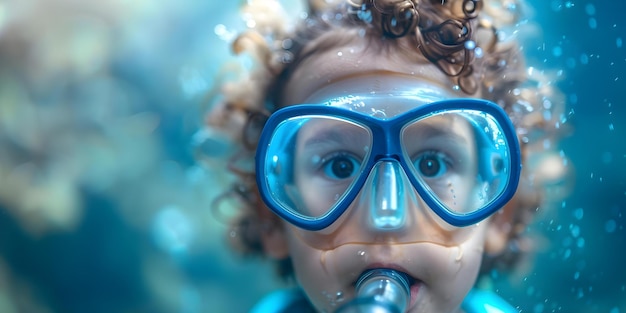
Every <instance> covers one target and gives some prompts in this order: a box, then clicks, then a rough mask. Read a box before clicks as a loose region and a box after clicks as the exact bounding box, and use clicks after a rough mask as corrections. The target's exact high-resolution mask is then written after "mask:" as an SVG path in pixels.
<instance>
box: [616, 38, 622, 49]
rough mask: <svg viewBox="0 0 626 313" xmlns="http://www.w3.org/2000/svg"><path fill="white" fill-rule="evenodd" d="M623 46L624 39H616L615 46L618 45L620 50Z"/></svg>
mask: <svg viewBox="0 0 626 313" xmlns="http://www.w3.org/2000/svg"><path fill="white" fill-rule="evenodd" d="M622 44H623V42H622V37H617V39H615V45H616V46H617V47H618V48H621V47H622Z"/></svg>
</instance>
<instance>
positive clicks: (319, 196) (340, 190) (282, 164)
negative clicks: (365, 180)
mask: <svg viewBox="0 0 626 313" xmlns="http://www.w3.org/2000/svg"><path fill="white" fill-rule="evenodd" d="M371 144H372V136H371V132H370V131H369V129H368V128H366V127H364V126H362V125H361V124H359V123H357V122H354V121H350V120H346V119H339V118H336V117H332V116H318V115H308V116H297V117H293V118H290V119H287V120H285V121H283V122H281V123H280V124H279V125H278V126H277V127H276V128H275V129H274V132H273V133H272V135H271V139H270V141H269V145H268V150H267V153H266V154H265V158H266V159H265V162H264V164H265V174H266V177H265V179H266V182H267V186H268V189H269V192H270V194H271V197H272V198H273V199H274V200H275V201H276V202H277V203H278V204H279V205H280V206H282V207H283V209H285V210H287V211H290V212H291V213H293V214H295V215H298V216H300V217H302V218H304V219H308V220H316V219H319V218H322V217H324V216H326V215H327V214H328V213H329V212H331V211H332V210H333V209H334V208H336V207H337V205H338V204H339V203H340V202H341V201H343V199H344V198H345V196H346V193H347V192H348V191H349V190H350V189H351V187H352V186H353V185H354V182H355V180H356V179H357V178H358V177H359V176H360V175H361V172H362V168H363V164H364V162H365V161H366V160H367V158H368V156H369V153H370V147H371Z"/></svg>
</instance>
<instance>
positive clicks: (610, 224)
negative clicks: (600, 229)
mask: <svg viewBox="0 0 626 313" xmlns="http://www.w3.org/2000/svg"><path fill="white" fill-rule="evenodd" d="M616 229H617V223H616V222H615V220H608V221H606V223H604V230H605V231H606V232H607V233H613V232H615V230H616Z"/></svg>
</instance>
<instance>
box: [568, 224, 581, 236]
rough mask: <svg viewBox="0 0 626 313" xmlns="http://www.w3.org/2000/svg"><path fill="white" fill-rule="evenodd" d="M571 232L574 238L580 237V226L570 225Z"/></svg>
mask: <svg viewBox="0 0 626 313" xmlns="http://www.w3.org/2000/svg"><path fill="white" fill-rule="evenodd" d="M569 230H570V232H571V233H572V237H574V238H577V237H578V236H580V227H579V226H578V225H574V224H570V225H569Z"/></svg>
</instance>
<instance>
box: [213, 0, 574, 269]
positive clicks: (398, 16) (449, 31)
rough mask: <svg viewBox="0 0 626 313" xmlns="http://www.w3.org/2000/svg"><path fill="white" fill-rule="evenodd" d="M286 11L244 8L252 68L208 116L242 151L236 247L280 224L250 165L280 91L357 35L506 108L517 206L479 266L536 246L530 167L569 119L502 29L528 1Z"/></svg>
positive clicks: (539, 187) (245, 248) (353, 0)
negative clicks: (519, 165) (287, 14)
mask: <svg viewBox="0 0 626 313" xmlns="http://www.w3.org/2000/svg"><path fill="white" fill-rule="evenodd" d="M280 10H281V8H280V5H278V3H277V2H276V1H259V0H257V1H249V2H248V5H247V6H246V7H245V8H244V10H243V11H244V18H246V19H247V20H248V23H247V24H248V25H249V26H251V27H250V29H248V30H247V31H246V32H243V33H241V34H240V35H239V36H238V37H237V38H236V39H235V40H234V41H233V44H232V45H233V50H234V52H235V54H240V53H243V52H247V53H249V55H250V56H252V57H253V58H254V59H255V60H256V64H255V65H256V66H255V67H252V68H250V69H248V70H245V71H244V72H243V74H242V75H241V78H240V80H238V81H234V82H228V83H223V84H221V85H220V86H221V90H220V91H219V94H221V95H222V97H221V98H220V99H219V101H217V102H216V103H214V104H213V106H212V107H211V110H210V111H209V113H208V115H207V118H206V124H207V127H209V128H213V129H219V130H221V131H222V133H223V134H228V135H229V136H230V138H231V139H232V140H233V141H234V142H235V143H236V146H237V147H239V150H238V151H237V152H236V153H234V154H233V155H232V157H231V158H229V159H228V162H227V168H228V169H229V170H230V171H231V172H232V173H234V174H235V175H236V178H237V179H236V182H235V184H234V185H233V187H232V188H231V189H230V190H227V191H226V192H225V193H224V195H225V196H233V197H235V198H236V199H239V200H242V201H240V202H239V203H240V213H239V215H238V218H237V219H236V220H235V221H233V223H232V229H231V232H230V234H231V236H230V238H231V239H232V242H233V244H234V245H235V246H236V247H237V249H238V250H239V251H241V252H243V253H244V254H249V255H250V254H252V255H255V254H260V255H262V254H263V247H262V244H261V242H260V237H261V236H260V235H259V234H260V232H261V231H264V229H265V230H267V229H268V228H272V227H277V225H279V224H280V223H278V218H277V217H276V216H275V215H273V214H272V213H270V212H269V210H267V209H266V208H265V206H264V204H263V203H262V202H261V200H260V197H259V195H258V190H257V187H256V183H255V173H254V169H252V168H251V167H250V166H249V164H250V163H251V160H252V159H253V155H254V151H255V149H256V142H257V137H258V136H259V134H260V130H261V128H262V126H263V123H264V121H265V118H266V116H268V115H270V114H271V113H272V112H273V111H275V110H276V109H278V108H280V107H281V106H284V105H287V104H285V103H283V101H282V98H281V97H282V94H283V93H282V90H283V87H284V85H285V84H286V82H287V81H288V80H289V77H290V75H291V73H292V72H293V71H294V69H295V68H297V67H298V65H299V63H300V62H301V61H302V60H303V59H305V58H306V57H308V56H309V55H311V54H314V53H319V52H320V51H324V50H327V49H331V48H333V47H336V46H338V45H339V44H341V43H345V42H347V41H349V40H351V38H354V36H353V35H355V34H357V35H358V36H360V37H363V38H366V39H369V40H370V41H371V42H382V41H384V42H385V44H387V45H393V48H394V50H393V51H394V52H399V53H401V54H402V55H403V56H405V57H406V58H407V59H408V60H410V61H411V62H415V63H424V64H426V63H430V64H434V65H435V66H436V67H437V68H438V69H439V70H440V71H441V72H442V73H444V74H445V76H446V77H447V78H448V79H449V80H450V81H451V85H452V86H453V87H452V88H454V89H457V90H461V91H462V92H463V93H465V94H467V95H468V96H474V97H476V96H477V95H479V96H480V97H481V98H484V99H487V100H491V101H493V102H495V103H497V104H498V105H500V106H501V107H502V108H504V110H505V111H506V112H507V113H508V115H509V116H510V118H511V120H512V121H513V123H514V125H515V127H516V130H517V134H518V136H519V138H520V141H521V143H522V155H523V158H524V164H525V166H524V169H523V174H522V181H521V182H520V187H519V188H518V191H517V193H516V196H515V198H514V199H513V201H512V204H510V205H514V206H516V208H515V212H514V217H513V224H512V225H511V227H510V232H509V238H508V239H509V240H508V248H507V249H505V251H504V252H503V253H502V254H501V255H497V256H488V257H486V259H485V260H484V262H483V268H484V269H490V268H494V267H500V268H508V267H510V266H512V265H513V264H515V263H516V261H517V260H519V259H520V256H522V255H523V254H524V253H525V252H526V251H527V250H529V249H530V248H529V245H528V241H524V236H523V235H524V230H525V228H526V225H527V224H528V223H529V222H530V221H531V219H532V217H533V215H534V214H535V212H536V211H537V210H538V208H539V206H540V205H542V203H545V200H546V194H545V192H544V190H545V188H544V187H545V185H546V183H547V182H546V181H545V177H541V176H540V175H536V174H535V172H534V170H533V169H534V168H536V167H537V166H539V165H538V164H536V163H537V162H539V163H540V162H541V159H542V158H538V157H536V156H538V155H549V154H554V153H555V152H554V150H555V145H554V144H551V143H552V142H555V141H556V140H557V139H558V138H559V137H560V136H561V135H562V134H563V132H564V129H565V127H564V125H563V123H564V122H565V121H566V119H567V116H566V114H565V111H564V110H565V103H564V100H563V97H562V95H561V94H560V93H559V91H558V90H557V89H556V87H555V86H554V84H553V83H552V81H551V78H550V77H549V76H548V75H547V74H545V72H541V71H533V70H532V68H526V65H525V62H524V56H523V55H522V54H521V52H520V48H519V46H518V44H517V42H516V40H515V39H514V38H512V37H513V36H507V35H506V34H505V33H504V32H502V31H501V30H500V29H511V28H512V27H515V24H516V23H517V22H518V21H519V20H520V19H521V18H522V13H523V12H522V11H523V3H522V0H481V1H479V0H443V1H441V0H362V1H359V0H346V1H341V3H339V4H337V3H331V4H328V1H315V0H309V2H308V11H307V12H306V14H305V16H303V17H302V18H300V19H299V21H298V23H297V26H296V27H292V26H293V25H291V24H288V23H287V22H285V21H284V19H281V18H280V16H281V15H280ZM531 161H532V162H531ZM533 162H534V163H533ZM531 163H532V164H531ZM563 167H564V166H563ZM557 172H558V174H557V175H556V176H553V177H550V179H551V180H555V179H557V180H558V179H562V177H563V176H564V175H565V170H564V169H561V170H560V171H557ZM222 199H224V197H220V198H219V199H218V200H216V202H215V204H214V205H215V206H219V202H220V201H221V200H222ZM280 264H281V266H279V273H280V274H281V275H282V276H289V275H290V274H291V269H290V267H289V265H288V262H284V261H283V262H280Z"/></svg>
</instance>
